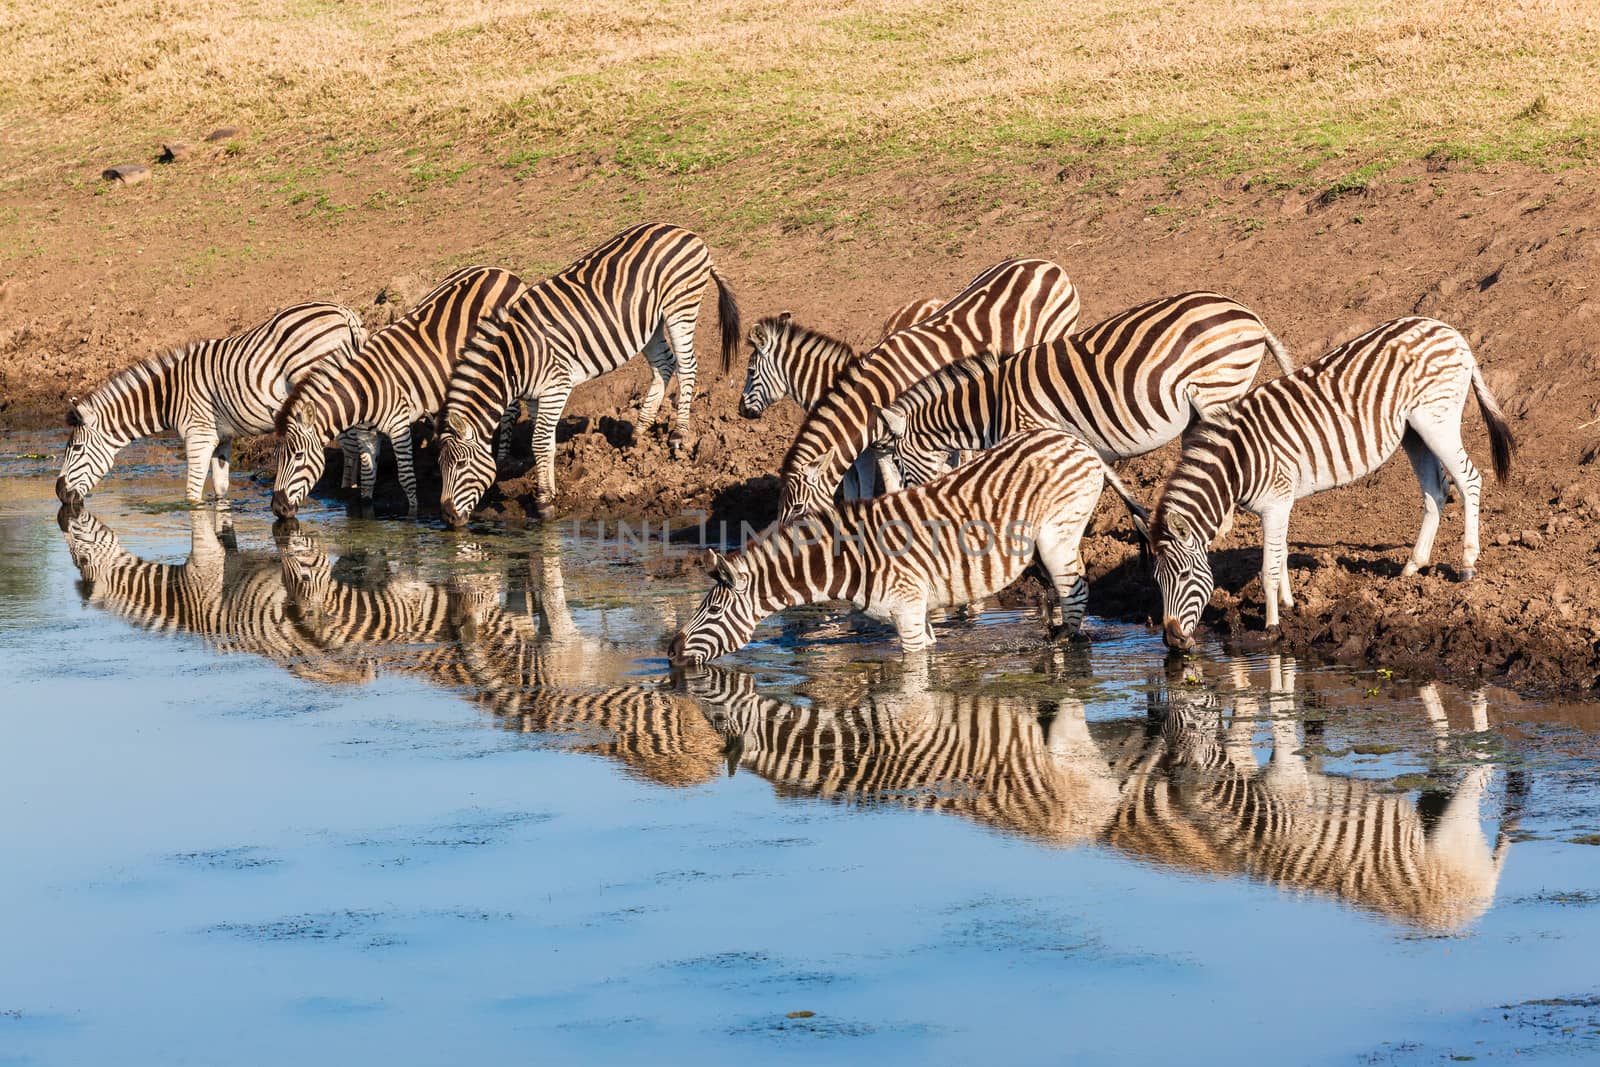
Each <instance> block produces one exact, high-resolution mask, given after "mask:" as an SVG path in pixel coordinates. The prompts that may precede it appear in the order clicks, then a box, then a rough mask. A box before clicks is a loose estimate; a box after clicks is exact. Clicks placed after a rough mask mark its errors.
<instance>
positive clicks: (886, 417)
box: [878, 408, 906, 441]
mask: <svg viewBox="0 0 1600 1067" xmlns="http://www.w3.org/2000/svg"><path fill="white" fill-rule="evenodd" d="M905 435H906V415H905V412H903V411H896V410H895V409H894V408H879V409H878V438H879V439H880V440H882V439H888V440H891V441H898V440H899V439H900V438H902V437H904V436H905Z"/></svg>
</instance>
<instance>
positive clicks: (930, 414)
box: [873, 293, 1294, 488]
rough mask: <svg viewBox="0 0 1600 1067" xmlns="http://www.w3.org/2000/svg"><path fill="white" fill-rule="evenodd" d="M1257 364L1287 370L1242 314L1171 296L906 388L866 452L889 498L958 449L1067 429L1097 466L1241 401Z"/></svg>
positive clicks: (1268, 336) (1223, 301) (1217, 299)
mask: <svg viewBox="0 0 1600 1067" xmlns="http://www.w3.org/2000/svg"><path fill="white" fill-rule="evenodd" d="M1268 353H1271V354H1272V357H1273V358H1274V359H1275V360H1277V363H1278V366H1279V368H1280V369H1281V370H1282V371H1283V373H1284V374H1293V373H1294V364H1293V363H1292V362H1291V361H1290V359H1289V354H1288V353H1287V352H1286V351H1284V348H1283V345H1282V344H1281V343H1279V341H1278V339H1277V338H1276V337H1274V336H1273V335H1272V333H1271V332H1270V331H1269V330H1268V329H1267V328H1266V326H1264V325H1263V324H1262V322H1261V320H1260V319H1259V318H1258V317H1257V316H1256V315H1255V313H1254V312H1252V311H1250V309H1248V308H1246V307H1245V306H1244V305H1242V304H1240V303H1238V302H1237V301H1234V300H1230V299H1229V298H1228V297H1225V296H1221V295H1219V294H1217V293H1182V294H1180V295H1178V296H1169V297H1163V298H1161V299H1159V300H1152V301H1150V302H1148V303H1145V304H1140V305H1139V306H1138V307H1134V308H1130V309H1128V310H1127V311H1124V312H1121V313H1120V314H1117V315H1113V316H1112V317H1111V318H1109V319H1106V320H1105V321H1104V322H1101V323H1098V324H1096V325H1094V326H1091V327H1089V328H1088V329H1085V330H1081V331H1079V332H1078V333H1075V334H1072V335H1071V336H1069V337H1059V338H1056V339H1055V340H1052V341H1047V342H1045V343H1044V344H1040V345H1035V346H1033V347H1032V348H1027V349H1023V350H1022V351H1021V352H1018V353H1017V354H1015V355H1010V356H1002V355H998V354H995V353H984V354H982V355H978V356H972V357H970V358H968V359H964V360H961V361H959V362H957V363H953V364H951V365H950V366H948V367H945V368H943V369H942V370H939V371H937V372H935V373H933V374H930V375H929V376H928V377H926V378H924V379H923V380H922V381H920V382H918V383H917V384H916V385H913V386H912V387H911V388H910V389H908V390H906V392H905V393H904V394H903V395H901V397H900V398H899V399H898V400H896V401H895V402H894V403H893V404H890V405H889V406H888V407H886V408H884V409H883V410H882V411H880V412H879V413H878V419H877V427H876V433H875V437H874V441H873V444H874V447H875V450H876V451H877V452H878V454H879V455H880V456H882V457H883V477H884V480H885V482H887V483H888V484H889V485H890V487H891V488H893V487H897V486H898V485H899V484H900V483H902V482H904V484H908V485H919V484H921V483H922V482H925V481H927V480H928V479H929V478H932V477H934V476H936V475H938V474H940V473H942V472H943V471H945V470H948V469H949V467H950V465H951V464H952V463H953V462H954V459H955V454H956V453H957V452H958V451H959V450H962V449H970V450H980V449H985V448H992V447H993V446H994V445H996V444H998V443H999V442H1000V441H1003V440H1004V439H1005V438H1007V437H1009V436H1010V435H1011V434H1014V433H1016V432H1018V431H1019V430H1026V429H1032V428H1034V427H1038V426H1050V427H1055V428H1056V429H1061V430H1071V431H1073V432H1074V433H1077V434H1079V435H1080V436H1082V437H1083V439H1084V440H1086V441H1088V442H1089V443H1090V444H1091V445H1093V446H1094V447H1095V450H1096V451H1098V452H1099V453H1100V457H1101V458H1102V459H1104V460H1106V461H1108V462H1109V461H1111V460H1114V459H1125V458H1127V457H1130V456H1138V455H1143V454H1144V453H1146V452H1149V451H1151V450H1153V449H1156V448H1159V447H1161V446H1162V445H1164V444H1166V443H1167V442H1168V441H1171V440H1173V439H1174V438H1176V437H1177V436H1178V435H1179V434H1180V433H1181V432H1182V431H1183V428H1184V426H1185V425H1187V424H1188V422H1189V421H1190V419H1191V417H1192V416H1193V415H1194V414H1195V413H1200V414H1201V415H1202V417H1203V416H1204V414H1205V413H1207V412H1215V411H1217V410H1219V409H1220V408H1222V407H1225V406H1226V405H1228V404H1231V403H1233V402H1234V401H1235V400H1237V399H1239V397H1241V396H1243V395H1244V393H1245V391H1246V390H1247V389H1249V388H1250V384H1251V382H1253V381H1254V380H1255V377H1256V371H1257V369H1258V368H1259V367H1260V365H1261V361H1262V359H1263V358H1265V357H1266V355H1267V354H1268Z"/></svg>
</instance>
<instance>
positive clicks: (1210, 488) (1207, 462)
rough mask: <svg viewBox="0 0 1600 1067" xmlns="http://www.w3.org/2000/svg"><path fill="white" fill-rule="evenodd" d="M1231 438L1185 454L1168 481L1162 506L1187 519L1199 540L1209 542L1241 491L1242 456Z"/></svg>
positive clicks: (1242, 479)
mask: <svg viewBox="0 0 1600 1067" xmlns="http://www.w3.org/2000/svg"><path fill="white" fill-rule="evenodd" d="M1234 443H1235V442H1234V440H1233V439H1232V438H1231V437H1230V438H1228V439H1227V440H1225V441H1221V442H1215V443H1212V444H1210V445H1209V447H1206V448H1204V449H1203V450H1202V451H1198V452H1195V453H1190V454H1186V455H1184V457H1183V458H1181V459H1180V460H1179V461H1178V467H1177V469H1176V470H1174V471H1173V472H1172V476H1171V477H1170V478H1169V479H1168V481H1167V486H1168V488H1167V491H1166V492H1165V493H1164V494H1163V496H1162V507H1163V508H1164V509H1166V511H1167V513H1168V514H1169V515H1180V516H1182V517H1183V518H1184V519H1186V520H1188V522H1189V524H1190V526H1191V527H1193V529H1194V531H1195V533H1196V534H1198V535H1199V537H1200V539H1201V541H1202V543H1204V544H1208V545H1209V544H1210V543H1211V542H1212V541H1213V540H1215V539H1216V536H1217V531H1218V530H1220V529H1221V528H1222V524H1223V522H1224V521H1225V520H1226V519H1227V517H1228V516H1229V515H1231V514H1232V513H1233V509H1234V507H1235V506H1236V505H1237V503H1238V501H1239V500H1240V498H1241V496H1242V495H1243V494H1244V490H1245V486H1244V482H1245V472H1244V471H1243V470H1242V469H1241V463H1242V460H1243V457H1242V456H1241V455H1240V451H1239V450H1238V449H1237V448H1235V447H1233V445H1234Z"/></svg>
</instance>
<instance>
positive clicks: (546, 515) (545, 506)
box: [533, 500, 556, 522]
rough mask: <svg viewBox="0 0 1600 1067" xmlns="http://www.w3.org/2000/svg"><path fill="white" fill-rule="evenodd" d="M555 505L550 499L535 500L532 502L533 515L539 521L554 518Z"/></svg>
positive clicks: (547, 520)
mask: <svg viewBox="0 0 1600 1067" xmlns="http://www.w3.org/2000/svg"><path fill="white" fill-rule="evenodd" d="M555 515H556V505H555V502H554V501H550V500H536V501H534V504H533V517H534V518H536V519H538V520H539V521H540V522H549V521H550V520H551V519H553V518H555Z"/></svg>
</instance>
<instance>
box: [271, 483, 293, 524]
mask: <svg viewBox="0 0 1600 1067" xmlns="http://www.w3.org/2000/svg"><path fill="white" fill-rule="evenodd" d="M298 510H300V509H299V507H298V506H297V505H294V504H291V503H289V494H288V493H286V492H284V491H283V490H282V489H274V490H273V491H272V513H273V514H274V515H276V516H278V518H280V519H292V518H294V513H295V512H296V511H298Z"/></svg>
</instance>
